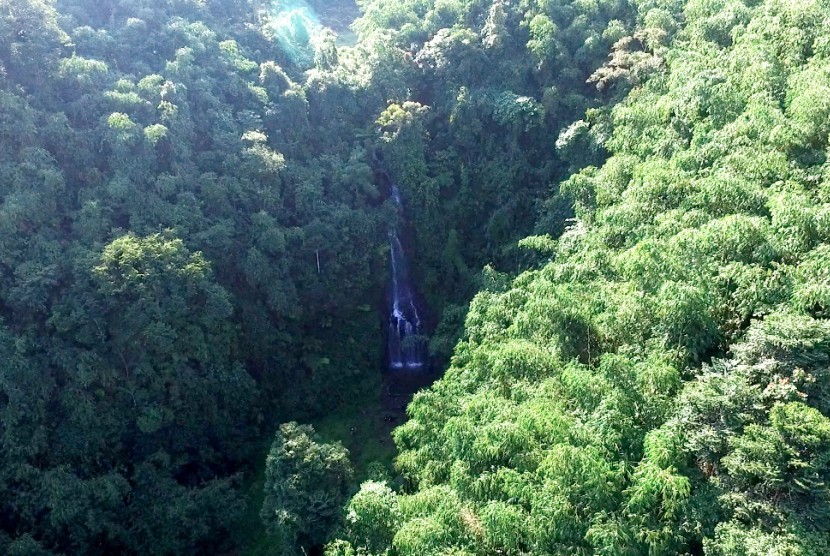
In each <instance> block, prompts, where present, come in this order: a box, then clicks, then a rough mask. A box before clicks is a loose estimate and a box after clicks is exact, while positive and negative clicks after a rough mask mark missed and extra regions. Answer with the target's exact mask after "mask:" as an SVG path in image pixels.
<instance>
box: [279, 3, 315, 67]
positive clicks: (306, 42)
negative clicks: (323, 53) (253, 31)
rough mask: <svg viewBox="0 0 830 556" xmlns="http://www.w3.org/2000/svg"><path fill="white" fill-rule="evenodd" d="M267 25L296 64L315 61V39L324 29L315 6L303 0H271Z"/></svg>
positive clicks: (303, 64)
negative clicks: (272, 1)
mask: <svg viewBox="0 0 830 556" xmlns="http://www.w3.org/2000/svg"><path fill="white" fill-rule="evenodd" d="M268 27H269V28H270V30H271V32H272V33H273V36H274V38H275V39H277V41H278V42H279V43H280V46H281V47H282V49H283V51H284V52H285V54H286V55H287V56H288V57H289V58H291V60H292V61H293V62H294V63H295V64H296V65H298V66H310V65H312V63H313V59H314V46H313V39H314V36H315V35H318V34H320V33H321V32H322V31H323V29H324V27H323V25H322V23H320V18H319V17H318V16H317V13H316V12H315V11H314V8H312V7H311V6H309V5H308V4H307V3H306V2H303V0H276V1H275V2H274V3H273V4H272V8H271V18H270V21H269V23H268Z"/></svg>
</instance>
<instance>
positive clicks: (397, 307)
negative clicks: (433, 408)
mask: <svg viewBox="0 0 830 556" xmlns="http://www.w3.org/2000/svg"><path fill="white" fill-rule="evenodd" d="M392 201H393V202H394V203H395V205H396V206H397V207H398V208H399V209H400V208H401V206H402V205H401V194H400V191H399V190H398V187H397V186H396V185H393V186H392ZM389 258H390V266H391V284H390V290H391V292H390V297H391V305H392V306H391V310H390V313H389V346H388V348H389V349H388V351H389V367H390V368H391V369H423V368H424V367H426V364H427V353H426V343H425V338H424V337H423V331H422V330H421V315H420V313H419V311H418V305H417V303H416V300H415V292H414V287H413V284H412V281H411V278H410V276H409V267H408V264H407V259H406V251H405V250H404V247H403V245H402V244H401V240H400V238H399V237H398V233H397V231H395V230H393V231H391V232H390V233H389Z"/></svg>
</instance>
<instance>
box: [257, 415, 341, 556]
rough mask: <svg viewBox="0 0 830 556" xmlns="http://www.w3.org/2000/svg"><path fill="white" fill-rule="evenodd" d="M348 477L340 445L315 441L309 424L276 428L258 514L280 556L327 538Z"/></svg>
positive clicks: (335, 518) (285, 425)
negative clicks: (273, 540)
mask: <svg viewBox="0 0 830 556" xmlns="http://www.w3.org/2000/svg"><path fill="white" fill-rule="evenodd" d="M351 476H352V468H351V464H350V463H349V458H348V452H347V451H346V450H345V448H343V447H342V446H341V445H339V444H324V443H320V442H319V441H318V440H317V439H316V435H315V434H314V429H313V428H312V427H311V426H310V425H298V424H297V423H294V422H291V423H285V424H283V425H280V429H279V431H278V432H277V435H276V437H275V438H274V443H273V444H272V445H271V451H270V452H269V453H268V457H267V459H266V462H265V500H264V501H263V504H262V511H261V513H260V515H261V516H262V520H263V521H264V522H265V524H266V526H267V528H268V530H269V532H271V533H272V534H274V535H276V536H277V537H278V539H279V541H280V545H281V546H282V551H283V553H284V554H288V553H291V552H292V551H293V550H294V547H296V546H309V545H311V546H313V545H318V544H321V543H323V542H324V541H325V540H326V539H327V538H328V536H329V534H330V533H331V531H332V529H333V528H334V527H335V526H336V525H337V524H338V522H339V520H340V510H341V508H342V506H343V504H344V502H345V501H346V498H347V496H348V494H349V490H350V488H351V485H350V481H351Z"/></svg>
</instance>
